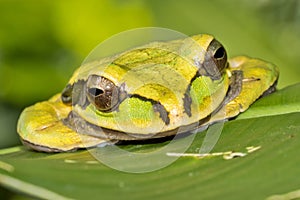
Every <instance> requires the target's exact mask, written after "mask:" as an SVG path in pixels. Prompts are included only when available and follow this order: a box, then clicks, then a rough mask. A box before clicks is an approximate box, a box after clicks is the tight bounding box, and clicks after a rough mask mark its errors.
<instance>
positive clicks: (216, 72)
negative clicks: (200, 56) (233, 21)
mask: <svg viewBox="0 0 300 200" xmlns="http://www.w3.org/2000/svg"><path fill="white" fill-rule="evenodd" d="M203 66H204V68H205V70H206V73H207V75H208V76H210V77H211V78H213V79H219V78H220V77H221V75H222V74H223V73H225V69H226V67H227V66H228V64H227V53H226V50H225V48H224V47H223V45H222V44H221V43H220V42H218V41H217V40H213V41H212V42H211V43H210V45H209V46H208V49H207V53H206V56H205V60H204V63H203Z"/></svg>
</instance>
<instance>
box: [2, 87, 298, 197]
mask: <svg viewBox="0 0 300 200" xmlns="http://www.w3.org/2000/svg"><path fill="white" fill-rule="evenodd" d="M299 87H300V84H297V85H293V86H290V87H287V88H285V89H282V90H280V91H278V92H276V93H273V94H271V95H269V96H267V97H265V98H263V99H260V100H258V101H257V103H255V104H254V105H253V106H252V107H251V108H250V109H249V110H248V111H247V112H246V113H244V114H243V115H242V116H241V117H239V118H238V119H237V120H231V121H229V122H226V123H225V125H224V128H223V131H222V134H221V135H220V138H219V140H218V142H217V143H216V145H215V146H214V148H213V149H212V151H211V154H210V156H208V157H202V158H200V157H197V156H185V157H180V158H179V159H178V160H177V161H175V162H174V163H172V164H171V165H169V166H167V167H165V168H162V169H159V170H157V171H154V172H149V173H141V174H133V173H125V172H121V171H117V170H114V169H111V168H109V167H107V166H105V165H104V164H101V163H100V162H97V160H96V159H95V157H93V156H92V155H91V153H90V152H92V153H93V152H94V151H96V150H95V149H94V150H90V151H87V150H81V151H77V152H74V153H59V154H46V153H38V152H32V151H28V150H26V149H25V148H24V147H14V148H10V149H3V150H1V151H0V184H1V185H2V186H4V187H6V188H8V189H10V190H13V191H18V192H23V193H25V194H28V195H31V196H33V197H39V198H46V199H64V198H71V199H90V198H92V199H119V198H126V199H154V198H155V199H157V198H158V199H179V198H189V199H266V198H271V199H278V198H279V199H280V198H283V199H284V198H285V199H287V198H289V199H292V198H296V197H298V198H299V197H300V196H299V189H300V188H299V185H300V179H299V178H298V175H299V173H300V168H299V166H300V159H299V155H298V154H299V153H298V152H299V149H300V137H299V133H300V120H299V119H300V112H299V105H300V101H299V97H300V94H299ZM273 109H274V110H275V111H272V110H273ZM270 110H271V111H272V112H271V115H269V114H266V113H265V112H267V111H268V112H269V111H270ZM262 113H263V114H262ZM206 134H207V131H205V132H202V133H198V134H196V136H195V139H194V141H193V143H192V145H191V146H190V147H189V149H188V150H187V152H186V153H194V154H198V153H199V149H200V147H201V145H202V142H203V141H204V139H205V136H206ZM192 136H194V135H190V136H187V137H192ZM180 140H182V139H179V140H178V141H177V142H179V141H180ZM167 143H168V142H164V143H158V144H138V145H137V144H135V145H134V144H131V145H123V146H121V148H122V149H123V150H127V151H131V152H135V153H140V152H144V153H145V152H151V151H154V150H156V149H158V148H160V147H162V146H163V145H165V144H167ZM247 147H248V148H247ZM249 147H256V149H253V148H252V150H255V151H253V152H251V150H250V151H249ZM103 148H104V149H105V148H110V147H103ZM172 151H173V152H170V153H176V149H173V150H172ZM229 151H232V152H231V154H230V153H228V152H229ZM233 152H235V153H243V154H241V155H243V157H239V156H238V155H239V154H235V155H236V156H237V157H235V158H233V159H228V158H227V157H226V155H227V156H228V155H233ZM112 153H113V152H112ZM224 154H225V156H224ZM167 158H168V155H163V156H162V157H161V159H162V160H163V159H167ZM226 158H227V159H226ZM122 162H126V159H123V160H122ZM148 162H149V163H151V162H155V161H151V160H150V161H148ZM121 164H122V163H121ZM124 164H125V163H124ZM131 164H134V165H136V166H139V165H143V164H144V163H141V162H138V161H137V162H135V163H131ZM274 195H279V196H274Z"/></svg>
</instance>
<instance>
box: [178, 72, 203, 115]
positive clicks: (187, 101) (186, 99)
mask: <svg viewBox="0 0 300 200" xmlns="http://www.w3.org/2000/svg"><path fill="white" fill-rule="evenodd" d="M201 76H202V75H201V73H200V71H199V70H198V71H197V72H196V73H195V75H194V76H193V78H192V79H191V81H190V83H189V85H188V86H187V88H186V90H185V93H184V96H183V98H182V100H183V108H184V112H185V113H186V114H187V115H188V116H189V117H191V116H192V112H191V105H192V102H193V100H192V98H191V95H190V91H191V87H192V84H193V82H194V81H195V80H196V79H197V78H198V77H201Z"/></svg>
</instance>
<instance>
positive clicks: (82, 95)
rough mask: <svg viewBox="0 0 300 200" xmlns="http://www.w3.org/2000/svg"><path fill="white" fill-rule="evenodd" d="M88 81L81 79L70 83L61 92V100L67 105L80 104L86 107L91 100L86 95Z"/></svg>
mask: <svg viewBox="0 0 300 200" xmlns="http://www.w3.org/2000/svg"><path fill="white" fill-rule="evenodd" d="M85 87H86V81H84V80H82V79H80V80H78V81H76V82H75V83H73V85H70V84H68V85H67V86H66V87H65V89H64V90H63V92H62V94H61V100H62V102H63V103H64V104H66V105H72V106H74V105H79V106H81V107H82V108H83V109H85V108H86V107H87V106H88V105H89V104H90V102H89V101H88V99H87V97H86V90H85Z"/></svg>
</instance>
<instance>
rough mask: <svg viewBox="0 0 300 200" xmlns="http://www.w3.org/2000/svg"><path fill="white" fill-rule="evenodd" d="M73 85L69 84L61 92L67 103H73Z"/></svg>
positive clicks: (63, 99)
mask: <svg viewBox="0 0 300 200" xmlns="http://www.w3.org/2000/svg"><path fill="white" fill-rule="evenodd" d="M72 91H73V85H71V84H68V85H67V86H66V87H65V88H64V90H63V91H62V93H61V100H62V102H63V103H64V104H66V105H72Z"/></svg>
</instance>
